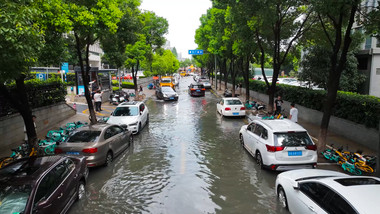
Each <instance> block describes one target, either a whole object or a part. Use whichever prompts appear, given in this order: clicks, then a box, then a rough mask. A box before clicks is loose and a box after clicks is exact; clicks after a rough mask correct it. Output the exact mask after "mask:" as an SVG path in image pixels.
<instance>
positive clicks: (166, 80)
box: [161, 79, 172, 83]
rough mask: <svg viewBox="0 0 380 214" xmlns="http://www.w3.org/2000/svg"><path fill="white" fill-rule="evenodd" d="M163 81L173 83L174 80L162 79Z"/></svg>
mask: <svg viewBox="0 0 380 214" xmlns="http://www.w3.org/2000/svg"><path fill="white" fill-rule="evenodd" d="M161 82H162V83H171V82H172V80H171V79H162V80H161Z"/></svg>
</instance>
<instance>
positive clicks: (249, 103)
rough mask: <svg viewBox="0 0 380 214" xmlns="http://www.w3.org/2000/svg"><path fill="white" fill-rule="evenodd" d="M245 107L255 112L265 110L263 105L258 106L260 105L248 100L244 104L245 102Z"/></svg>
mask: <svg viewBox="0 0 380 214" xmlns="http://www.w3.org/2000/svg"><path fill="white" fill-rule="evenodd" d="M245 107H246V108H247V109H255V110H257V111H258V110H264V109H265V105H263V104H260V103H258V102H255V101H249V100H247V101H246V102H245Z"/></svg>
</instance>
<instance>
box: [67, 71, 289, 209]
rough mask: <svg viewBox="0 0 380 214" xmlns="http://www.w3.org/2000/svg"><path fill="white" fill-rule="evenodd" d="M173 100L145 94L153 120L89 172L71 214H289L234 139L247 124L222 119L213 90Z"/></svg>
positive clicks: (270, 180)
mask: <svg viewBox="0 0 380 214" xmlns="http://www.w3.org/2000/svg"><path fill="white" fill-rule="evenodd" d="M192 81H193V80H192V78H191V77H186V78H183V79H181V82H180V87H179V89H177V92H178V93H179V96H180V98H179V101H178V102H163V101H160V100H156V98H155V97H152V98H150V99H149V100H148V101H147V102H146V104H147V106H148V108H149V112H150V123H149V124H148V125H147V126H146V127H144V129H143V130H142V132H141V133H140V134H139V135H136V136H135V138H134V143H133V145H131V147H130V148H128V149H127V150H126V151H125V152H124V153H123V154H122V155H121V156H119V157H117V158H116V159H115V160H114V162H113V164H112V165H111V166H110V167H107V168H105V167H99V168H95V169H91V170H90V175H89V179H88V183H87V186H86V190H87V195H86V197H85V198H84V199H83V200H81V201H79V202H77V203H75V204H74V205H73V206H72V208H71V209H70V211H69V213H70V214H75V213H81V214H82V213H91V214H95V213H181V214H182V213H183V214H186V213H189V214H194V213H288V212H287V211H285V210H284V209H282V208H280V207H279V206H278V205H277V199H276V197H275V191H274V183H275V178H276V175H277V173H274V172H269V171H263V170H260V168H259V167H258V166H257V165H256V164H255V162H254V159H253V158H252V157H251V156H250V155H249V154H248V153H247V152H246V151H245V150H244V148H243V147H242V146H241V145H240V143H239V138H238V134H239V130H240V127H241V126H242V125H244V124H245V123H246V122H247V121H246V120H245V119H242V118H231V119H229V118H222V117H221V116H220V115H218V114H217V113H216V102H217V101H218V100H219V98H218V97H217V96H215V95H214V94H213V93H212V92H211V91H207V92H206V96H205V97H194V98H193V97H190V96H189V95H188V94H187V86H188V85H189V84H190V83H191V82H192Z"/></svg>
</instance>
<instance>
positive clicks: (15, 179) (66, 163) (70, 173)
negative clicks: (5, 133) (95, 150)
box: [0, 156, 88, 214]
mask: <svg viewBox="0 0 380 214" xmlns="http://www.w3.org/2000/svg"><path fill="white" fill-rule="evenodd" d="M87 177H88V168H87V166H86V158H85V157H81V156H78V157H71V156H45V157H30V158H23V159H19V160H16V161H15V162H13V163H10V164H9V165H7V166H6V167H4V168H2V169H1V170H0V213H4V214H5V213H42V214H44V213H48V214H51V213H66V212H67V211H68V210H69V208H70V207H71V205H72V204H73V203H74V202H75V201H76V200H78V199H82V198H84V197H85V192H86V190H85V184H86V181H87Z"/></svg>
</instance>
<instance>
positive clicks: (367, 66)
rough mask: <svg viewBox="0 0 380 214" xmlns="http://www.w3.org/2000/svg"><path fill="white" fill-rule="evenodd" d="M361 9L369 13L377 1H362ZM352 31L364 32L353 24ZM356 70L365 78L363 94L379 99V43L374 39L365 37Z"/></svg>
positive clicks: (358, 55) (358, 54) (360, 27)
mask: <svg viewBox="0 0 380 214" xmlns="http://www.w3.org/2000/svg"><path fill="white" fill-rule="evenodd" d="M361 6H362V8H364V10H366V11H365V12H369V10H371V9H372V8H376V7H377V6H378V2H377V0H365V1H362V5H361ZM353 29H354V30H356V31H360V32H364V31H365V30H364V29H363V27H362V26H360V25H358V24H357V23H355V24H354V26H353ZM357 58H358V63H359V65H358V70H359V71H361V72H362V73H364V74H365V75H366V76H367V80H366V83H365V85H364V88H363V93H364V94H369V95H372V96H376V97H380V41H378V40H377V39H376V38H375V37H371V36H367V37H366V39H365V41H363V43H362V44H361V46H360V51H359V52H358V53H357Z"/></svg>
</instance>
